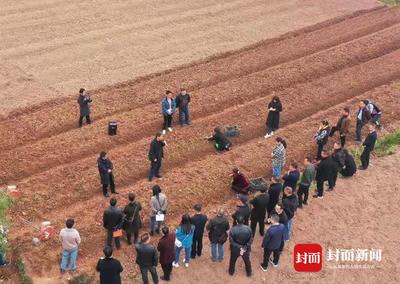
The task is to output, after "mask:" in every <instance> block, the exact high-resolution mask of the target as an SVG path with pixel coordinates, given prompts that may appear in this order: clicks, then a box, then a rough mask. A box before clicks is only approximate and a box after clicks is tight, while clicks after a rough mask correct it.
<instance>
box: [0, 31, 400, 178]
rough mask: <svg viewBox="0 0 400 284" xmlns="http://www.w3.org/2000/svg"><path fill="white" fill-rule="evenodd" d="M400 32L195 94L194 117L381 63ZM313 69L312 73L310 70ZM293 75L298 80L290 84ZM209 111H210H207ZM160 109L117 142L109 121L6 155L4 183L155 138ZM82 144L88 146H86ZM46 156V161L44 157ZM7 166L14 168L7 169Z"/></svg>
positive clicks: (140, 116)
mask: <svg viewBox="0 0 400 284" xmlns="http://www.w3.org/2000/svg"><path fill="white" fill-rule="evenodd" d="M399 32H400V25H395V26H393V27H391V28H389V29H387V30H385V31H382V32H381V33H376V34H373V35H370V36H367V37H363V38H361V39H359V40H356V41H352V42H350V43H346V44H343V45H340V46H337V47H335V48H332V49H329V50H326V51H323V52H320V53H318V54H315V55H312V56H309V57H307V58H303V59H301V60H297V61H293V62H290V63H287V64H284V65H281V66H278V67H276V68H272V69H268V70H265V71H264V72H262V73H260V74H258V73H254V74H252V76H246V77H244V78H240V79H237V80H233V81H232V82H225V83H224V84H223V85H217V89H216V90H214V89H213V88H210V89H203V90H202V91H204V93H201V94H197V93H195V94H194V95H195V96H196V97H198V98H199V100H196V102H195V103H194V105H193V108H192V113H193V114H194V117H197V119H199V118H201V117H204V116H207V115H211V114H215V113H218V112H220V111H221V109H226V108H232V106H233V105H235V104H238V103H242V102H243V101H245V102H246V103H249V102H250V101H251V100H253V99H255V98H257V97H260V96H261V97H263V96H267V95H269V93H270V91H271V90H275V89H281V88H283V87H289V86H292V85H294V84H295V83H298V82H302V81H306V80H313V79H315V78H318V77H319V76H321V75H324V74H326V73H328V72H332V71H335V70H337V69H339V68H344V67H349V66H352V65H354V64H359V63H361V62H364V61H367V60H370V59H371V58H375V57H379V56H381V55H383V54H385V53H387V52H389V51H391V50H393V49H396V48H400V38H396V37H395V36H394V35H396V34H398V33H399ZM321 62H322V63H323V64H321ZM307 64H308V67H307V68H306V67H305V66H306V65H307ZM291 70H297V72H290V71H291ZM288 72H289V73H290V74H293V76H292V77H291V78H290V77H288V78H284V77H285V76H287V75H286V73H288ZM253 75H254V77H253ZM260 78H263V79H264V80H265V82H263V83H260ZM257 84H258V86H257V87H256V85H257ZM374 86H376V85H374ZM250 88H252V92H245V91H246V90H248V89H250ZM217 92H218V95H219V96H220V97H223V98H227V99H226V100H222V99H219V100H218V101H216V102H215V103H214V106H209V104H208V102H209V101H210V100H211V99H212V96H214V95H215V93H217ZM229 96H230V98H229ZM228 98H229V99H228ZM215 100H216V99H215ZM264 105H265V104H264ZM204 106H207V107H206V108H204ZM156 107H157V106H154V105H150V106H148V107H146V108H143V109H142V112H140V113H139V112H137V111H131V112H127V113H124V114H123V115H121V116H116V117H115V118H116V119H117V120H118V121H120V122H121V123H122V124H121V126H120V129H121V131H120V134H119V135H118V136H117V137H112V138H111V137H108V136H107V135H105V126H106V123H107V120H105V119H104V120H100V121H97V122H96V123H95V125H93V126H92V127H88V128H85V129H84V130H81V129H77V130H74V131H70V132H68V133H63V134H60V135H57V136H53V137H50V138H47V139H43V140H40V141H38V142H37V143H33V144H30V145H28V146H23V147H18V148H16V149H14V150H11V151H7V152H5V153H3V155H2V163H3V165H4V172H0V181H1V179H3V181H4V183H9V182H11V181H13V182H15V181H18V180H21V179H22V178H26V177H28V176H31V175H33V174H37V173H39V172H41V171H44V170H48V169H49V168H52V167H55V166H57V165H60V164H64V163H69V164H70V163H72V162H73V161H75V160H77V159H79V160H82V159H84V158H86V157H89V156H92V155H95V154H97V153H99V152H100V151H102V150H103V149H107V150H110V149H113V148H116V147H121V146H124V145H127V144H130V143H132V142H134V141H140V140H142V139H144V138H146V137H148V136H151V135H152V134H153V133H154V131H155V129H158V127H159V125H160V123H161V122H160V121H159V114H158V113H154V112H153V110H154V108H156ZM231 112H232V111H231ZM233 112H234V111H233ZM228 113H229V111H228ZM195 123H196V122H195ZM94 138H96V139H94ZM78 141H85V142H84V143H80V142H78ZM60 147H63V148H64V147H65V148H68V149H69V152H63V151H59V149H60ZM43 153H46V155H43ZM28 156H31V157H33V158H32V159H30V160H29V161H28V160H27V159H26V157H28ZM5 165H12V166H8V167H6V166H5Z"/></svg>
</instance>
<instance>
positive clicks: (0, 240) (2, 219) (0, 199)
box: [0, 191, 12, 254]
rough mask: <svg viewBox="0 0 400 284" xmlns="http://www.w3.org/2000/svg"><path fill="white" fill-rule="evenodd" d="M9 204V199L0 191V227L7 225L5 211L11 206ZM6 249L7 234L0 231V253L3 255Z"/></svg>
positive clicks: (10, 201)
mask: <svg viewBox="0 0 400 284" xmlns="http://www.w3.org/2000/svg"><path fill="white" fill-rule="evenodd" d="M11 203H12V200H11V198H10V197H9V196H8V195H7V194H6V193H4V192H3V191H0V225H1V226H6V225H8V220H7V217H6V211H7V209H8V208H9V207H10V206H11ZM7 249H8V242H7V232H5V233H3V231H2V230H0V253H3V254H4V253H5V252H6V250H7Z"/></svg>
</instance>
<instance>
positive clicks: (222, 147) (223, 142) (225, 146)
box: [206, 127, 232, 152]
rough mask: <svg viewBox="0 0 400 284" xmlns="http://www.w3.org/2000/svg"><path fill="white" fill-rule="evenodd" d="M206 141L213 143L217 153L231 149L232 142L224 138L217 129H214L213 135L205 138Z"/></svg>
mask: <svg viewBox="0 0 400 284" xmlns="http://www.w3.org/2000/svg"><path fill="white" fill-rule="evenodd" d="M206 139H207V140H208V141H214V143H215V144H214V146H215V149H217V151H220V152H222V151H229V150H230V149H231V148H232V142H231V141H229V139H228V138H227V137H226V135H225V134H224V133H223V132H222V130H221V129H220V128H219V127H216V128H214V133H213V135H211V136H209V137H207V138H206Z"/></svg>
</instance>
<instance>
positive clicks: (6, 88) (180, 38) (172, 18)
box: [0, 0, 380, 116]
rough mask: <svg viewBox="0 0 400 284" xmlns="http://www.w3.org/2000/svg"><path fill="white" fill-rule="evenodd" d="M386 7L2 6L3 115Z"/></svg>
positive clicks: (361, 2) (313, 2)
mask: <svg viewBox="0 0 400 284" xmlns="http://www.w3.org/2000/svg"><path fill="white" fill-rule="evenodd" d="M379 5H380V4H379V3H378V2H377V1H373V0H357V1H355V0H353V1H346V0H334V1H321V0H308V1H301V0H290V1H279V0H272V1H268V2H265V1H263V0H249V1H245V2H243V1H240V0H224V1H217V2H216V1H213V0H204V1H195V2H193V1H182V0H174V1H168V0H162V1H160V0H151V1H143V0H141V1H135V2H133V3H132V2H131V1H128V2H126V1H113V2H112V3H110V2H109V1H104V0H97V1H89V0H86V1H76V0H73V1H69V2H68V3H67V4H66V3H65V2H63V1H59V0H46V1H35V3H32V1H29V0H24V1H18V2H15V1H10V0H6V1H2V2H1V4H0V11H1V12H0V25H1V26H2V29H1V31H0V37H1V38H2V41H1V43H0V58H1V60H2V64H1V65H0V87H1V88H0V89H1V91H0V99H1V101H2V102H4V103H2V104H1V105H0V115H4V116H5V115H7V114H8V113H9V112H10V111H13V110H15V109H16V108H18V107H26V106H30V105H31V104H32V103H39V102H43V101H46V100H48V99H49V98H53V99H54V98H57V99H59V98H60V97H61V96H65V95H71V94H74V93H75V92H76V90H77V89H78V88H79V87H80V86H86V87H87V88H89V89H94V88H98V87H100V86H105V85H111V84H115V83H117V82H121V81H126V80H131V79H132V78H136V77H138V76H143V75H145V74H150V73H154V72H159V71H160V70H166V69H170V68H172V67H175V66H179V65H182V64H187V63H188V62H192V61H195V60H199V59H203V58H205V57H208V56H212V55H215V54H217V53H221V52H226V51H229V50H236V49H239V48H242V47H244V46H247V45H249V44H252V43H256V42H258V41H260V40H264V39H266V38H272V37H276V36H278V35H281V34H284V33H286V32H288V31H291V30H294V29H299V28H302V27H305V26H308V25H312V24H315V23H317V22H321V21H324V20H327V19H329V18H332V17H336V16H340V15H344V14H349V13H351V12H353V11H357V10H361V9H370V8H373V7H377V6H379ZM127 47H128V48H127ZM10 98H13V99H12V100H10ZM15 98H17V99H15Z"/></svg>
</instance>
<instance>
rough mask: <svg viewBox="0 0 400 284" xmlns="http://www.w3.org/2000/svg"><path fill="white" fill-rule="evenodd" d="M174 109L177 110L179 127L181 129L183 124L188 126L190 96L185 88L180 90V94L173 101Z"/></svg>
mask: <svg viewBox="0 0 400 284" xmlns="http://www.w3.org/2000/svg"><path fill="white" fill-rule="evenodd" d="M175 103H176V107H177V108H178V109H179V125H180V126H181V127H182V126H183V125H184V124H186V125H190V111H189V103H190V94H189V93H187V92H186V89H185V88H181V92H180V93H179V95H178V96H177V97H176V99H175Z"/></svg>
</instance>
